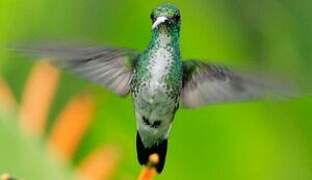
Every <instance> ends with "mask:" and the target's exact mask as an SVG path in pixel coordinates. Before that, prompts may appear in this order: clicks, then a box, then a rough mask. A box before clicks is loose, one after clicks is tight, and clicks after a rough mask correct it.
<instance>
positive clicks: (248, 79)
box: [181, 60, 290, 108]
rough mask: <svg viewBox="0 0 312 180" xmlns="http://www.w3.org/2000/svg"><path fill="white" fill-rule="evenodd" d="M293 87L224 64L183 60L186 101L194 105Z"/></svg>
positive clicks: (284, 91)
mask: <svg viewBox="0 0 312 180" xmlns="http://www.w3.org/2000/svg"><path fill="white" fill-rule="evenodd" d="M289 90H290V87H289V86H284V84H283V85H281V84H280V83H277V82H275V81H274V82H273V81H272V80H268V79H264V78H260V77H255V76H251V75H247V74H242V73H237V72H233V71H231V70H229V69H228V68H226V67H224V66H221V65H214V64H207V63H204V62H200V61H196V60H189V61H183V88H182V92H181V98H182V103H183V105H184V106H185V107H188V108H194V107H198V106H202V105H205V104H212V103H220V102H233V101H242V100H250V99H256V98H261V97H264V96H266V95H285V96H289V95H290V94H289V93H290V91H289Z"/></svg>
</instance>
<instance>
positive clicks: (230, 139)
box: [0, 0, 312, 180]
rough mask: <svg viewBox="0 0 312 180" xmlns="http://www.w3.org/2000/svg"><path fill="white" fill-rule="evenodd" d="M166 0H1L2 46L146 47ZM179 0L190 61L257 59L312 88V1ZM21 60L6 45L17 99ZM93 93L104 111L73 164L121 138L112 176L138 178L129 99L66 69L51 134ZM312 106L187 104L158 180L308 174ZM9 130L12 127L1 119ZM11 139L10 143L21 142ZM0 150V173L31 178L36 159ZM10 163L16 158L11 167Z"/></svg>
mask: <svg viewBox="0 0 312 180" xmlns="http://www.w3.org/2000/svg"><path fill="white" fill-rule="evenodd" d="M162 2H163V1H143V0H142V1H139V0H132V1H121V0H114V1H105V0H89V1H86V0H66V1H63V0H28V1H25V0H0V47H1V48H2V49H3V48H4V47H7V46H9V45H11V44H14V43H19V42H32V41H38V40H45V39H52V40H64V39H65V40H78V41H86V40H87V41H90V42H94V43H97V44H100V45H102V44H103V45H113V46H119V47H130V48H135V49H139V50H143V49H144V47H145V46H146V45H147V43H148V41H149V40H150V36H151V22H150V19H149V15H150V12H151V10H152V9H153V8H154V7H155V6H157V5H158V4H160V3H162ZM171 2H173V3H175V4H177V5H178V7H179V8H180V10H181V14H182V32H181V41H180V42H181V52H182V56H183V58H185V59H187V58H200V59H208V60H209V59H211V60H212V61H213V62H217V63H222V64H230V65H234V66H238V67H240V66H245V65H248V66H249V65H252V66H253V67H255V69H257V70H259V71H263V70H265V71H270V72H272V71H273V72H283V73H285V75H286V76H288V77H296V79H298V80H299V81H300V82H301V83H303V84H305V85H307V86H309V85H310V84H311V82H312V80H311V77H312V76H311V73H309V71H311V68H312V36H311V34H312V13H311V9H312V1H310V0H300V1H295V0H262V1H259V0H238V1H233V0H194V1H171ZM23 59H26V58H25V57H23V56H21V55H17V54H12V53H9V52H7V51H5V50H4V51H2V50H1V51H0V74H1V76H3V77H4V79H5V80H6V81H7V82H8V83H9V85H10V86H11V87H12V90H13V92H14V95H15V96H16V97H17V99H18V101H20V98H21V94H22V91H23V86H24V84H25V80H26V78H27V75H28V73H29V70H30V68H31V63H30V62H29V61H23ZM85 89H87V90H89V91H91V92H93V93H94V95H95V97H96V101H97V110H96V114H95V117H94V121H93V122H92V124H91V125H90V127H89V129H88V131H87V133H86V134H85V136H84V138H83V141H82V143H81V144H80V145H79V149H78V151H77V152H76V154H75V157H74V159H73V161H72V163H71V166H72V167H75V166H76V165H77V164H78V163H79V162H80V161H81V160H82V159H83V157H85V155H87V154H88V153H89V152H91V151H92V150H94V148H96V147H98V146H100V145H103V144H114V145H117V146H120V147H121V148H122V155H121V157H122V162H121V164H120V166H118V169H117V172H116V174H115V175H114V179H121V178H123V177H128V178H130V179H131V178H133V179H135V178H136V177H137V174H138V173H139V171H140V169H141V168H140V167H139V165H138V163H137V161H136V153H135V134H136V125H135V119H134V113H133V106H132V102H131V99H130V98H126V99H122V98H119V97H116V96H115V95H114V94H113V93H111V92H109V91H108V90H107V89H102V88H101V87H99V86H96V85H93V84H90V83H88V82H86V81H83V80H80V79H78V78H76V77H75V76H72V75H71V74H68V73H63V74H62V78H61V83H60V87H59V89H58V91H57V95H56V98H55V100H54V102H53V104H52V108H51V111H50V113H49V123H48V127H47V131H46V135H48V134H49V131H50V127H51V125H52V124H53V119H55V118H56V116H57V114H58V113H59V111H60V110H61V109H62V108H63V107H64V106H65V105H66V102H67V101H68V100H69V99H70V98H71V97H73V96H74V95H75V94H76V93H78V92H80V91H81V90H85ZM311 106H312V98H311V97H304V98H297V99H292V100H287V101H274V102H272V101H261V102H260V101H258V102H244V103H235V104H223V105H222V104H220V105H211V106H206V107H202V108H199V109H193V110H188V109H181V110H180V111H178V112H177V115H176V118H175V122H174V126H173V128H172V131H171V136H170V139H169V151H168V154H167V162H166V167H165V170H164V172H163V173H162V174H161V176H158V177H157V179H211V180H221V179H222V180H223V179H224V180H228V179H238V180H251V179H252V180H310V179H312V141H311V138H312V111H311ZM1 129H7V128H6V126H5V125H1V127H0V130H1ZM13 129H14V128H13ZM7 138H12V137H11V136H10V135H8V134H6V133H0V141H1V142H2V143H3V142H6V141H5V140H7ZM13 139H14V138H12V144H14V143H19V140H16V142H15V141H14V140H13ZM1 146H2V145H1ZM0 153H1V155H0V164H1V165H0V174H1V172H2V171H6V168H8V169H14V168H16V169H21V170H19V171H17V173H20V174H17V176H18V177H25V179H32V177H31V175H29V174H27V173H25V172H27V170H25V169H29V166H33V167H34V168H35V167H36V164H35V161H34V162H32V161H29V162H27V165H28V167H27V166H26V165H25V162H19V161H21V159H23V158H18V157H17V156H15V155H16V154H15V153H18V152H13V151H10V150H5V149H4V150H0ZM20 153H22V152H20ZM24 153H26V152H24ZM27 153H28V152H27ZM24 155H25V154H24ZM1 157H10V158H1ZM10 160H11V161H14V162H15V163H8V162H7V161H10ZM32 163H34V164H33V165H32ZM14 164H15V166H16V167H14ZM6 165H10V167H6ZM37 166H38V163H37ZM38 167H39V166H38ZM23 168H24V169H23ZM41 168H44V167H41ZM35 169H36V168H35ZM39 172H40V171H39ZM41 172H42V173H43V174H42V175H43V177H46V176H47V174H44V172H45V171H41ZM53 172H54V171H53ZM60 173H61V172H60ZM27 177H28V178H27ZM33 179H40V178H35V177H33ZM44 179H45V178H44ZM46 179H47V178H46Z"/></svg>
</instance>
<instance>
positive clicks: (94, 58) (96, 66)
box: [17, 46, 139, 96]
mask: <svg viewBox="0 0 312 180" xmlns="http://www.w3.org/2000/svg"><path fill="white" fill-rule="evenodd" d="M17 51H22V52H24V53H27V54H35V55H39V56H43V57H47V58H51V60H52V61H53V62H55V63H56V64H57V65H58V66H61V67H63V68H65V69H69V70H71V71H73V72H75V73H77V74H78V75H81V76H82V77H84V78H86V79H88V80H90V81H92V82H95V83H98V84H101V85H104V86H106V87H108V88H109V89H111V90H112V91H113V92H115V93H117V94H118V95H119V96H125V95H127V94H128V93H129V91H130V82H131V78H132V74H133V69H134V66H135V63H136V60H137V58H138V56H139V53H138V52H136V51H134V50H130V49H121V48H94V47H93V48H81V47H67V46H47V47H40V48H32V49H17Z"/></svg>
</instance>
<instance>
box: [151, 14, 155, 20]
mask: <svg viewBox="0 0 312 180" xmlns="http://www.w3.org/2000/svg"><path fill="white" fill-rule="evenodd" d="M151 19H152V21H155V16H154V13H152V14H151Z"/></svg>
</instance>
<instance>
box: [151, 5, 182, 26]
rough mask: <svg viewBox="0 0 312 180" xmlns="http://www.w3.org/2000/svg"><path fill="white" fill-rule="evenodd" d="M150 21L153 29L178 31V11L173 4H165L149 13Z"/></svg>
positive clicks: (179, 18)
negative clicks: (161, 28) (164, 28)
mask: <svg viewBox="0 0 312 180" xmlns="http://www.w3.org/2000/svg"><path fill="white" fill-rule="evenodd" d="M151 19H152V21H153V27H152V28H153V29H156V28H159V27H161V26H162V27H167V28H169V29H172V28H177V29H178V30H179V29H180V22H181V16H180V11H179V9H178V8H177V7H176V6H175V5H174V4H170V3H165V4H162V5H160V6H158V7H156V8H155V9H154V10H153V12H152V13H151Z"/></svg>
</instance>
